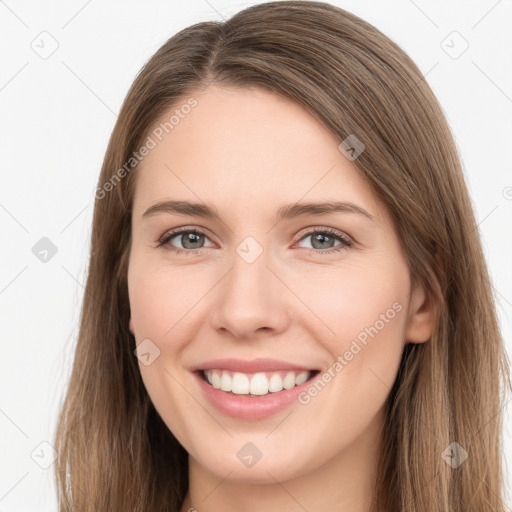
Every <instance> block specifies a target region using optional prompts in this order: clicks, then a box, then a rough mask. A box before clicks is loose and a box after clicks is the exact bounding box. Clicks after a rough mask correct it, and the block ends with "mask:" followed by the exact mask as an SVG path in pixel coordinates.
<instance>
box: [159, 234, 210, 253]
mask: <svg viewBox="0 0 512 512" xmlns="http://www.w3.org/2000/svg"><path fill="white" fill-rule="evenodd" d="M174 238H176V239H177V240H178V241H179V243H180V244H181V247H175V246H174V245H172V244H171V240H172V239H174ZM205 239H207V237H206V235H205V234H204V233H203V232H202V231H199V230H197V229H180V230H178V231H171V232H170V233H166V234H165V235H164V236H163V237H162V238H161V239H160V240H159V241H158V247H161V246H166V248H168V249H169V250H171V251H174V252H176V253H185V254H196V253H197V251H198V250H199V249H203V247H202V244H203V243H204V240H205Z"/></svg>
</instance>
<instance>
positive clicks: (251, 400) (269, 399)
mask: <svg viewBox="0 0 512 512" xmlns="http://www.w3.org/2000/svg"><path fill="white" fill-rule="evenodd" d="M194 376H195V378H196V380H197V382H198V383H199V387H200V388H201V389H202V390H203V393H204V394H205V396H206V398H207V399H208V400H209V401H210V402H211V403H212V404H213V405H214V406H215V407H216V408H217V409H218V410H219V411H220V412H222V413H223V414H225V415H226V416H231V417H232V418H239V419H244V420H259V419H262V418H267V417H269V416H272V415H273V414H277V413H278V412H280V411H283V410H284V409H286V408H287V407H289V406H290V405H292V404H293V403H294V402H296V401H298V399H297V397H298V395H299V393H300V392H301V391H303V390H305V389H306V388H308V387H309V386H310V385H311V383H312V382H313V380H314V377H313V378H312V379H309V380H307V381H306V382H303V383H302V384H300V385H299V386H295V387H294V388H292V389H283V390H282V391H278V392H276V393H268V394H266V395H262V396H252V397H251V396H247V395H235V394H233V393H227V392H226V391H221V390H220V389H215V388H214V387H213V386H211V385H210V384H208V383H207V382H206V381H205V380H204V379H203V378H202V376H201V374H200V372H194Z"/></svg>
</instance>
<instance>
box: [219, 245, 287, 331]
mask: <svg viewBox="0 0 512 512" xmlns="http://www.w3.org/2000/svg"><path fill="white" fill-rule="evenodd" d="M246 244H247V245H246V246H245V245H243V246H242V248H245V247H246V248H247V249H248V251H247V252H246V253H244V254H245V255H247V254H250V255H251V257H254V255H255V254H256V251H255V249H256V246H255V245H251V244H253V242H252V241H250V240H249V241H247V242H246ZM262 254H263V251H262V253H261V254H260V255H259V256H258V257H256V259H254V260H253V261H252V263H248V262H247V260H246V259H245V258H244V257H243V256H240V257H238V256H237V257H236V258H235V259H234V262H233V266H232V267H231V269H230V271H229V272H228V274H227V275H226V276H225V278H224V280H223V282H222V285H221V286H219V289H218V291H217V295H216V300H215V305H214V312H213V315H212V322H213V326H214V328H216V329H219V330H222V331H224V332H230V333H231V334H232V335H233V336H234V337H236V338H237V339H244V340H247V339H250V338H252V337H254V336H255V335H261V334H269V333H274V334H275V333H278V332H281V331H282V330H283V329H285V328H286V325H287V324H288V322H289V315H288V308H287V304H286V303H285V300H286V296H285V294H284V293H283V290H282V286H281V285H280V283H279V280H278V279H276V277H275V275H274V274H273V273H272V272H271V271H270V269H269V266H268V264H267V263H268V262H267V261H266V258H265V257H263V256H262Z"/></svg>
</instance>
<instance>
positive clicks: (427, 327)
mask: <svg viewBox="0 0 512 512" xmlns="http://www.w3.org/2000/svg"><path fill="white" fill-rule="evenodd" d="M434 323H435V311H434V300H433V298H432V296H431V295H430V294H428V293H427V292H426V291H425V287H424V286H423V285H422V284H418V285H416V287H415V288H414V290H413V291H412V294H411V301H410V303H409V320H408V324H407V331H406V335H405V340H406V342H407V343H423V342H425V341H428V339H429V338H430V336H431V335H432V332H433V330H434Z"/></svg>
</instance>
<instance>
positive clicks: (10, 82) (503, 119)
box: [0, 0, 512, 512]
mask: <svg viewBox="0 0 512 512" xmlns="http://www.w3.org/2000/svg"><path fill="white" fill-rule="evenodd" d="M255 3H260V2H238V1H234V0H233V1H228V0H211V1H207V0H194V1H189V2H187V5H186V6H185V5H184V2H178V1H174V0H173V1H169V0H167V1H164V0H150V1H145V2H142V1H139V2H134V1H108V2H107V1H99V0H89V1H87V0H72V1H69V0H68V1H66V2H65V1H63V0H60V1H57V0H56V1H53V2H50V1H41V2H36V1H18V2H16V1H15V0H5V1H0V37H1V45H0V48H1V50H0V52H1V59H2V60H1V65H0V104H1V108H2V111H1V112H2V114H1V117H0V130H1V132H0V141H1V144H2V146H1V147H2V151H1V160H0V162H1V166H2V182H1V187H0V222H1V227H2V231H1V234H2V244H1V247H0V251H1V257H2V260H1V261H2V264H1V265H0V311H1V325H2V341H1V357H0V375H1V386H0V447H1V451H0V461H1V462H0V464H1V468H0V512H9V511H16V512H23V511H38V512H44V511H53V510H56V499H55V490H54V483H53V466H50V467H49V468H48V469H42V468H40V467H39V466H38V465H37V464H36V463H35V462H34V460H33V459H32V458H31V453H32V452H33V450H36V452H35V453H36V454H39V455H40V460H43V461H44V460H45V459H47V458H48V457H50V456H51V448H50V447H49V446H47V445H42V446H39V444H40V443H41V442H45V441H46V442H50V443H51V442H52V439H53V435H54V431H55V422H56V416H57V411H58V409H59V406H60V403H61V400H62V397H63V395H64V391H65V387H66V383H67V379H68V377H69V373H70V368H71V361H72V355H73V349H74V345H75V342H76V336H77V326H78V315H79V311H80V305H81V300H82V294H83V286H82V283H83V282H84V277H85V271H86V268H87V258H88V250H89V237H90V227H91V219H92V213H93V204H94V195H93V194H94V189H95V187H96V183H97V179H98V175H99V172H100V167H101V163H102V160H103V156H104V153H105V150H106V147H107V142H108V139H109V136H110V133H111V131H112V129H113V127H114V123H115V121H116V114H117V112H118V111H119V109H120V106H121V103H122V101H123V99H124V96H125V94H126V93H127V91H128V88H129V86H130V85H131V83H132V81H133V79H134V78H135V75H136V73H137V72H138V71H139V69H140V68H141V66H142V65H143V64H144V62H145V61H146V60H147V59H148V58H149V57H150V56H151V55H152V54H153V53H154V52H155V51H156V50H157V49H158V48H159V47H160V46H161V45H162V44H163V43H164V42H165V41H166V40H167V39H168V38H169V37H171V36H172V35H173V34H175V33H176V32H177V31H178V30H180V29H182V28H184V27H186V26H189V25H191V24H193V23H196V22H199V21H207V20H221V19H222V18H228V17H229V16H231V15H232V14H234V13H235V12H238V11H239V10H241V9H242V8H244V7H247V6H248V5H252V4H255ZM332 3H334V4H335V5H338V6H339V7H342V8H344V9H346V10H348V11H350V12H352V13H354V14H356V15H358V16H360V17H361V18H363V19H365V20H366V21H368V22H370V23H372V24H373V25H375V26H376V27H377V28H379V29H380V30H381V31H383V32H384V33H385V34H386V35H388V36H389V37H390V38H391V39H393V40H394V41H395V42H397V43H398V44H399V45H400V46H401V47H402V48H403V49H404V50H405V51H406V52H407V53H408V54H409V55H410V56H411V57H412V58H413V60H414V61H415V62H416V63H417V64H418V66H419V68H420V69H421V70H422V72H423V73H424V74H426V79H427V81H428V83H429V84H430V86H431V87H432V89H433V90H434V93H435V94H436V95H437V97H438V98H439V101H440V103H441V105H442V107H443V109H444V111H445V113H446V116H447V118H448V122H449V123H450V126H451V128H452V130H453V134H454V136H455V140H456V143H457V146H458V148H459V151H460V154H461V158H462V161H463V165H464V170H465V173H466V176H467V181H468V186H469V189H470V193H471V195H472V198H473V201H474V208H475V211H476V215H477V218H478V220H479V222H480V225H479V226H480V231H481V234H482V238H483V244H484V249H485V252H486V255H487V258H488V262H489V267H490V271H491V275H492V279H493V283H494V287H495V295H496V299H497V303H498V311H499V315H500V322H501V326H502V329H503V335H504V338H505V340H506V344H507V350H508V352H509V354H511V353H512V343H511V338H512V337H511V332H512V331H511V329H512V273H511V270H510V254H511V237H510V234H511V231H512V230H511V227H510V225H511V218H512V200H511V199H512V188H511V187H512V164H511V161H510V146H511V144H512V139H511V135H512V130H511V128H512V126H511V125H512V51H511V50H512V31H510V26H511V21H512V1H511V0H500V1H496V0H479V1H462V0H458V1H451V2H450V3H449V5H447V2H442V1H440V0H436V1H428V2H427V1H426V0H417V1H415V2H413V1H412V0H388V1H386V2H378V1H376V0H373V1H368V0H357V1H356V0H353V1H349V0H346V1H344V0H340V1H336V2H332ZM43 31H46V32H48V33H49V34H51V36H48V35H47V34H46V35H43V36H39V34H40V33H41V32H43ZM453 31H457V32H458V33H459V34H460V35H461V36H462V37H463V38H464V39H465V40H466V41H467V43H468V44H469V47H468V49H467V50H466V51H465V52H464V53H463V54H462V55H460V57H458V58H456V59H454V58H452V57H451V56H450V55H448V54H447V53H446V52H445V50H444V49H443V47H442V44H441V43H442V41H443V40H445V38H446V37H447V36H448V35H449V34H451V33H452V32H453ZM43 37H44V38H46V39H45V40H44V43H41V38H43ZM50 37H53V38H54V39H55V40H56V42H57V43H58V48H57V50H56V51H55V52H54V53H53V54H52V55H51V56H49V57H48V58H47V59H43V58H41V57H40V56H39V55H38V54H37V53H36V52H35V51H34V50H33V48H32V46H36V45H37V44H39V46H42V45H43V44H44V45H45V48H47V49H48V48H50V47H51V46H50V45H51V44H52V43H51V40H50ZM453 37H454V36H453V35H452V36H450V38H449V39H448V40H447V42H446V43H445V44H450V45H452V46H453V47H454V49H452V52H453V51H457V50H459V49H461V48H462V47H461V46H460V44H461V42H462V41H461V40H458V39H454V42H453V43H450V40H451V39H452V38H453ZM455 37H457V36H455ZM33 41H34V42H33ZM57 43H54V44H57ZM31 45H32V46H31ZM40 51H42V50H40ZM44 236H46V237H48V238H49V239H50V240H51V241H52V242H53V243H54V244H55V245H56V246H57V248H58V252H57V254H56V255H55V256H54V257H53V258H51V259H50V260H49V261H48V262H47V263H42V262H41V261H39V260H38V259H37V258H36V257H35V256H34V254H33V253H32V247H33V246H34V245H35V244H36V242H38V241H39V240H40V239H41V238H42V237H44ZM468 285H470V283H468ZM511 404H512V403H511ZM510 410H511V405H509V406H508V408H507V414H506V417H505V422H506V431H505V443H506V444H505V454H504V456H505V458H506V459H511V455H512V441H511V439H510V438H511V432H512V421H511V418H510ZM470 456H471V455H470ZM509 473H510V470H509ZM507 489H508V495H509V498H508V499H509V500H510V495H511V494H512V493H511V489H512V475H508V476H507Z"/></svg>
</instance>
